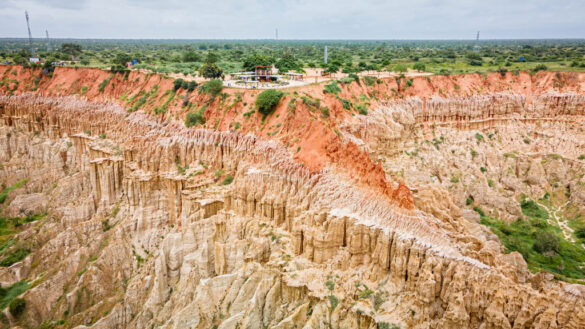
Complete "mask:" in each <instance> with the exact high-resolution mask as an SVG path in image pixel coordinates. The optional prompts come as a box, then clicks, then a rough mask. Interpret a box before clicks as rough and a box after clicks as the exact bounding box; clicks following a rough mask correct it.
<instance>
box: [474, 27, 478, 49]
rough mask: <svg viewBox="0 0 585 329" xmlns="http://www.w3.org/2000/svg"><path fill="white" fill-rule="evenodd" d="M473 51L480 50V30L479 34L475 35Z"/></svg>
mask: <svg viewBox="0 0 585 329" xmlns="http://www.w3.org/2000/svg"><path fill="white" fill-rule="evenodd" d="M473 51H474V52H478V51H479V31H477V36H476V37H475V46H473Z"/></svg>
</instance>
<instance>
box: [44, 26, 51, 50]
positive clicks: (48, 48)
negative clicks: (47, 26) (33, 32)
mask: <svg viewBox="0 0 585 329" xmlns="http://www.w3.org/2000/svg"><path fill="white" fill-rule="evenodd" d="M45 33H46V34H47V52H50V51H51V39H49V31H47V30H45Z"/></svg>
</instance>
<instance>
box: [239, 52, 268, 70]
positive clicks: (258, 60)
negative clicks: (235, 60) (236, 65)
mask: <svg viewBox="0 0 585 329" xmlns="http://www.w3.org/2000/svg"><path fill="white" fill-rule="evenodd" d="M273 63H274V60H273V59H272V58H270V57H268V56H265V55H258V54H254V55H250V56H248V57H246V58H244V61H243V62H242V68H243V69H244V70H246V71H253V70H254V67H256V66H270V65H272V64H273Z"/></svg>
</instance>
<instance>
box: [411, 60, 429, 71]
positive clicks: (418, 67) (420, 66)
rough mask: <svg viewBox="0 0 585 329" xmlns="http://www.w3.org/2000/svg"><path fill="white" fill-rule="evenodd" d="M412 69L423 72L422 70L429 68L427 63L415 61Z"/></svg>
mask: <svg viewBox="0 0 585 329" xmlns="http://www.w3.org/2000/svg"><path fill="white" fill-rule="evenodd" d="M412 69H413V70H416V71H421V72H422V71H424V70H426V69H427V67H426V65H425V64H423V63H421V62H416V63H414V65H413V66H412Z"/></svg>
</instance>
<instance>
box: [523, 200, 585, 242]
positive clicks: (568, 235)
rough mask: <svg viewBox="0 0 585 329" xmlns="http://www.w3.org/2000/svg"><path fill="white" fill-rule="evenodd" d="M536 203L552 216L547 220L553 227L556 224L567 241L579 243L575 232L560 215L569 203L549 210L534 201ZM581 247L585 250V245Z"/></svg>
mask: <svg viewBox="0 0 585 329" xmlns="http://www.w3.org/2000/svg"><path fill="white" fill-rule="evenodd" d="M534 202H536V204H537V205H539V206H540V207H542V208H544V209H545V210H546V211H547V212H548V213H549V214H550V215H551V216H549V218H548V219H547V222H548V223H549V224H551V225H555V224H556V226H557V227H559V228H560V229H561V232H562V233H563V236H564V237H565V239H566V240H568V241H571V242H573V243H576V242H577V241H575V238H574V236H573V232H574V230H573V229H572V228H571V227H569V225H568V224H567V220H566V219H564V218H563V217H562V216H560V215H559V213H560V211H561V209H563V208H564V207H566V206H567V204H569V201H567V202H566V203H565V204H564V205H562V206H561V207H559V208H554V207H550V208H549V207H547V206H546V205H544V204H542V203H540V202H538V201H537V200H534ZM552 220H554V223H552ZM581 246H582V247H583V248H585V244H581Z"/></svg>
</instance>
